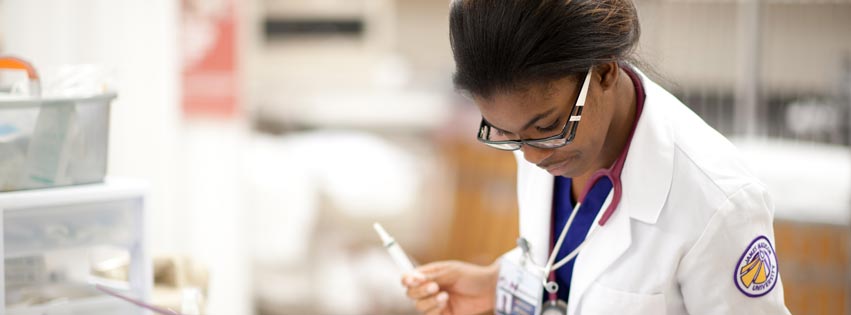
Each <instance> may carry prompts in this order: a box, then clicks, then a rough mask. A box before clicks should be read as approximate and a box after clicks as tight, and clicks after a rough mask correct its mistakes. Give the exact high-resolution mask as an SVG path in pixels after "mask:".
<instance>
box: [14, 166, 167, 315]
mask: <svg viewBox="0 0 851 315" xmlns="http://www.w3.org/2000/svg"><path fill="white" fill-rule="evenodd" d="M145 191H146V188H145V185H144V183H142V182H138V181H134V180H130V179H120V178H108V179H107V180H106V182H105V183H103V184H95V185H83V186H73V187H62V188H51V189H40V190H31V191H19V192H9V193H0V212H1V213H2V216H0V232H2V233H0V235H2V242H0V253H2V258H3V259H0V271H2V272H0V273H2V274H3V275H4V277H3V278H0V284H2V285H0V311H2V312H0V314H8V315H30V314H33V315H36V314H37V315H54V314H56V315H77V314H85V315H100V314H104V315H106V314H140V315H141V314H148V313H147V312H145V311H143V310H142V309H140V308H138V307H135V306H133V305H132V304H129V303H127V302H125V301H122V300H119V299H117V298H115V297H111V296H108V295H106V294H103V293H101V292H100V291H98V290H96V289H95V288H94V284H95V283H98V284H101V285H105V286H107V287H109V288H111V289H114V290H116V291H118V292H120V293H122V294H124V295H127V296H130V297H133V298H136V299H139V300H143V301H146V300H148V298H149V295H150V292H151V288H152V284H153V277H152V275H151V264H150V260H149V259H148V256H147V253H146V252H145V245H146V244H145V241H144V240H145V237H144V218H145V216H144V199H145ZM122 266H129V267H127V268H123V267H122ZM107 279H109V280H107Z"/></svg>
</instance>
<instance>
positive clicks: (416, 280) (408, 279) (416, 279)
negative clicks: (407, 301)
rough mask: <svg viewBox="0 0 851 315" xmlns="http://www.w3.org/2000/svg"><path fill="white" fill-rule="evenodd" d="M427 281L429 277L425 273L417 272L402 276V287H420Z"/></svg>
mask: <svg viewBox="0 0 851 315" xmlns="http://www.w3.org/2000/svg"><path fill="white" fill-rule="evenodd" d="M426 280H427V277H426V276H425V275H424V274H423V273H421V272H419V271H416V270H414V271H413V272H410V273H406V274H404V275H402V285H403V286H406V287H413V286H418V285H420V284H421V283H422V282H423V281H426Z"/></svg>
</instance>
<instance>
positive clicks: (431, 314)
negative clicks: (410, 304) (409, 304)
mask: <svg viewBox="0 0 851 315" xmlns="http://www.w3.org/2000/svg"><path fill="white" fill-rule="evenodd" d="M447 301H449V294H448V293H446V292H440V293H438V294H435V295H433V296H430V297H428V298H425V299H421V300H417V303H416V308H417V311H419V312H421V313H425V314H427V315H439V314H441V313H442V311H443V309H445V308H446V302H447Z"/></svg>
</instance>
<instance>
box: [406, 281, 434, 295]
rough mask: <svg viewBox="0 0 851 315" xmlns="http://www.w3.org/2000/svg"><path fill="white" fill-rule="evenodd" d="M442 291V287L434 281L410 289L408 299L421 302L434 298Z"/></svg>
mask: <svg viewBox="0 0 851 315" xmlns="http://www.w3.org/2000/svg"><path fill="white" fill-rule="evenodd" d="M439 290H440V287H439V286H438V285H437V283H436V282H434V281H429V282H425V283H423V284H421V285H419V286H416V287H408V292H407V294H408V297H409V298H411V299H412V300H421V299H424V298H426V297H429V296H432V295H434V294H435V293H437V291H439Z"/></svg>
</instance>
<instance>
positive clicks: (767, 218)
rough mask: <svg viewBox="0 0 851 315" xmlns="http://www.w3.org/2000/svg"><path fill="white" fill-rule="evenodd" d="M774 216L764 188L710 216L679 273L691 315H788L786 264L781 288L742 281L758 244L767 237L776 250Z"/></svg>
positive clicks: (738, 196)
mask: <svg viewBox="0 0 851 315" xmlns="http://www.w3.org/2000/svg"><path fill="white" fill-rule="evenodd" d="M773 217H774V206H773V204H772V201H771V199H770V198H769V196H768V194H767V193H766V192H765V189H764V188H763V187H762V186H761V185H759V184H748V185H746V186H745V187H743V188H741V189H740V190H739V191H737V192H735V193H733V194H731V195H729V197H728V199H727V200H726V201H725V202H724V203H723V204H722V205H721V206H720V208H718V209H717V210H716V212H715V213H714V214H712V215H711V217H710V219H709V221H708V223H707V224H706V226H705V228H704V229H703V231H702V233H701V235H700V236H699V237H698V238H697V241H696V242H695V243H694V245H693V246H692V247H691V249H689V250H688V252H687V253H686V254H685V256H683V258H682V261H681V263H680V268H678V271H677V279H678V281H679V284H680V289H681V291H682V295H683V302H684V303H685V306H686V309H687V310H688V312H689V314H694V315H699V314H749V315H758V314H789V311H788V309H786V306H785V303H784V299H783V283H782V282H781V281H780V274H779V271H781V270H782V267H783V266H778V268H777V272H776V284H775V285H774V286H773V288H772V289H770V290H768V291H757V292H752V291H748V289H747V287H745V288H742V287H743V285H742V284H741V283H737V281H738V280H737V277H739V279H741V278H742V277H743V274H742V273H741V271H742V270H746V269H742V268H746V267H743V266H742V264H740V262H741V261H743V259H744V260H745V261H747V259H748V258H745V257H748V256H746V253H748V252H751V253H752V252H753V251H751V250H749V249H750V248H752V247H755V245H753V244H757V243H759V242H762V241H761V240H759V239H762V240H765V239H767V240H768V241H769V242H770V244H771V246H774V244H775V243H774V228H773ZM763 237H764V238H763ZM774 248H776V246H775V247H774ZM775 257H776V256H775ZM775 261H776V259H775ZM769 276H770V273H769ZM751 279H753V278H751ZM752 283H755V282H752ZM763 283H765V282H763ZM752 285H753V284H752ZM752 288H756V287H752ZM746 293H749V294H751V295H754V296H748V295H747V294H746Z"/></svg>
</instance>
